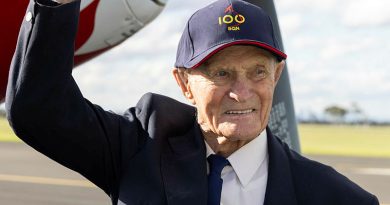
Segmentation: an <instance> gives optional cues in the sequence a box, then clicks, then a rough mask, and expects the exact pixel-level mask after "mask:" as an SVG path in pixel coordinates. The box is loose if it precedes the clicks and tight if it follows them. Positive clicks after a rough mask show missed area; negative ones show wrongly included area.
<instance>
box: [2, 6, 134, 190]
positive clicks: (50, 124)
mask: <svg viewBox="0 0 390 205" xmlns="http://www.w3.org/2000/svg"><path fill="white" fill-rule="evenodd" d="M79 10H80V1H76V2H72V3H69V4H64V5H57V4H55V3H53V2H51V1H49V0H38V1H37V2H33V1H31V2H30V4H29V6H28V8H27V12H26V18H24V19H23V23H22V25H21V29H20V33H19V37H18V44H17V47H16V51H15V54H14V57H13V61H12V63H11V70H10V75H9V81H8V87H7V94H6V112H7V118H8V120H9V122H10V124H11V126H12V127H13V129H14V131H15V133H16V134H17V136H18V137H20V138H21V139H22V140H23V141H25V142H26V143H27V144H29V145H30V146H32V147H34V148H35V149H36V150H38V151H39V152H41V153H43V154H45V155H47V156H49V157H50V158H52V159H53V160H55V161H57V162H59V163H61V164H63V165H64V166H66V167H68V168H71V169H73V170H75V171H77V172H79V173H81V174H82V175H84V176H85V177H86V178H88V179H89V180H91V181H92V182H93V183H95V184H96V185H97V186H98V187H100V188H102V189H103V190H104V191H105V192H106V193H107V194H112V192H113V191H114V190H115V187H116V185H117V181H118V175H119V170H120V156H121V155H120V153H121V142H120V141H121V135H123V134H124V133H123V132H122V131H121V130H127V131H126V132H127V134H129V133H130V134H134V136H132V137H131V138H130V139H126V141H129V140H130V141H131V143H130V144H132V146H130V147H127V149H129V150H126V153H127V154H129V153H130V154H131V153H135V152H136V148H137V144H138V137H137V135H136V133H137V126H136V124H137V122H135V121H136V119H135V118H133V119H124V118H123V117H122V116H119V115H116V114H113V113H110V112H106V111H104V110H103V109H102V108H100V107H99V106H96V105H93V104H92V103H90V102H89V101H88V100H86V99H84V98H83V96H82V94H81V92H80V90H79V89H78V87H77V85H76V83H75V81H74V79H73V77H72V75H71V72H72V68H73V55H74V40H75V36H76V32H77V26H78V16H79V12H80V11H79ZM29 12H30V13H31V14H32V18H29V17H31V14H29ZM129 130H130V131H131V132H129Z"/></svg>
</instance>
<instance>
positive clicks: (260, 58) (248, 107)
mask: <svg viewBox="0 0 390 205" xmlns="http://www.w3.org/2000/svg"><path fill="white" fill-rule="evenodd" d="M283 67H284V62H281V63H279V62H277V61H276V60H275V59H274V58H273V57H272V56H271V54H269V53H268V52H266V51H264V50H262V49H260V48H257V47H254V46H245V45H237V46H230V47H228V48H225V49H223V50H221V51H219V52H218V53H216V54H215V55H213V56H212V57H211V58H210V59H209V60H207V61H206V62H205V63H204V64H203V65H202V66H201V67H199V68H196V69H193V70H190V71H188V72H185V73H183V75H182V76H183V78H182V79H184V80H183V81H182V82H183V85H184V86H185V87H184V88H183V86H181V87H182V90H183V92H184V94H185V96H186V98H187V99H188V100H190V102H191V103H192V104H193V105H195V106H196V108H197V112H198V113H197V114H198V123H199V124H200V126H201V128H202V130H203V132H204V133H205V134H206V135H209V136H210V135H212V136H215V137H218V136H224V137H226V138H227V139H228V140H232V141H235V140H252V139H253V138H255V137H257V136H258V135H259V134H260V132H261V131H262V130H263V129H264V128H265V127H266V125H267V122H268V117H269V113H270V110H271V106H272V98H273V93H274V89H275V86H276V83H277V80H278V78H279V76H280V73H281V71H282V69H283ZM175 77H176V79H177V80H178V78H177V76H175ZM178 83H179V85H180V82H178Z"/></svg>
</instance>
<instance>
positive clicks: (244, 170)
mask: <svg viewBox="0 0 390 205" xmlns="http://www.w3.org/2000/svg"><path fill="white" fill-rule="evenodd" d="M205 144H206V157H208V156H209V155H210V154H215V153H214V151H213V150H212V149H211V148H210V146H209V145H208V144H207V142H205ZM227 159H228V160H229V162H230V164H231V166H226V167H225V168H223V170H222V173H221V177H222V179H223V184H222V194H221V205H238V204H239V205H262V204H264V197H265V189H266V187H267V178H268V146H267V133H266V131H265V130H264V131H263V132H262V133H261V134H260V135H259V136H258V137H256V138H255V139H253V140H252V141H250V142H249V143H248V144H246V145H244V146H243V147H241V148H240V149H238V150H237V151H235V152H234V153H233V154H231V155H230V156H229V157H228V158H227ZM208 172H209V168H208V163H207V173H208Z"/></svg>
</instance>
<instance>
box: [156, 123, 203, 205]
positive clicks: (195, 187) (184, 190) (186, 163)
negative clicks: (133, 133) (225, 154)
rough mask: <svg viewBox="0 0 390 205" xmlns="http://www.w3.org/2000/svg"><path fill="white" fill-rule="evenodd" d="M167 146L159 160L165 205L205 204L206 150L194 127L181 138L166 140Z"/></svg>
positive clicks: (199, 134)
mask: <svg viewBox="0 0 390 205" xmlns="http://www.w3.org/2000/svg"><path fill="white" fill-rule="evenodd" d="M168 143H169V146H168V147H167V149H166V150H165V151H164V154H163V156H162V159H161V169H162V170H161V171H162V175H163V181H164V186H165V187H164V188H165V194H166V197H167V202H168V204H169V205H183V204H186V205H199V204H206V202H207V172H206V160H205V156H206V148H205V145H204V141H203V137H202V134H201V132H200V129H199V127H198V125H197V124H195V125H194V126H193V128H192V129H191V130H190V131H189V132H188V133H186V134H185V135H183V136H172V137H170V138H168Z"/></svg>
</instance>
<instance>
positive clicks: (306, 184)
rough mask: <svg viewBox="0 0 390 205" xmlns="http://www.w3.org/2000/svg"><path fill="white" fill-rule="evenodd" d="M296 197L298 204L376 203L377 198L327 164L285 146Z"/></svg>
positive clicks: (369, 204) (370, 204) (371, 204)
mask: <svg viewBox="0 0 390 205" xmlns="http://www.w3.org/2000/svg"><path fill="white" fill-rule="evenodd" d="M284 149H285V151H286V153H287V156H288V158H289V163H290V168H291V172H292V176H293V180H294V185H295V191H296V192H297V199H298V201H300V202H301V203H300V204H318V205H320V204H324V205H325V204H340V205H341V204H343V205H344V204H351V205H352V204H362V205H363V204H367V205H374V204H379V203H378V199H377V198H376V197H375V196H374V195H372V194H370V193H369V192H367V191H365V190H364V189H362V188H361V187H360V186H358V185H357V184H355V183H354V182H352V181H351V180H350V179H348V178H347V177H345V176H344V175H342V174H340V173H339V172H337V171H336V170H335V169H333V168H332V167H330V166H328V165H324V164H322V163H319V162H316V161H313V160H310V159H308V158H306V157H303V156H301V155H300V154H298V153H296V152H295V151H293V150H291V149H289V148H288V146H287V145H285V146H284Z"/></svg>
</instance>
